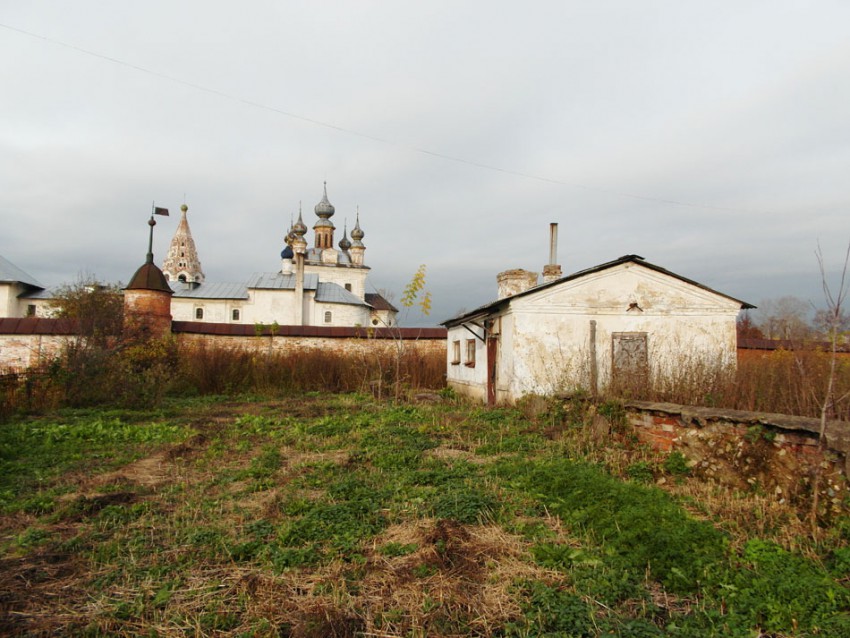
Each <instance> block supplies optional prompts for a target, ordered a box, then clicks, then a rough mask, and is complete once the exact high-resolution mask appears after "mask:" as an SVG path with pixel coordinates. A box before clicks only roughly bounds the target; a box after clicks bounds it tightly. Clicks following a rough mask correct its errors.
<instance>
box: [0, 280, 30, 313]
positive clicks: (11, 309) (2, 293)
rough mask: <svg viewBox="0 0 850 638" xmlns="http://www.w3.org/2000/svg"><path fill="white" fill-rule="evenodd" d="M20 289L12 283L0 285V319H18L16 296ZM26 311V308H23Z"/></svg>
mask: <svg viewBox="0 0 850 638" xmlns="http://www.w3.org/2000/svg"><path fill="white" fill-rule="evenodd" d="M19 294H21V287H20V286H19V285H18V284H14V283H6V282H3V283H0V317H20V316H21V315H20V314H18V313H19V308H18V295H19ZM24 309H26V306H24Z"/></svg>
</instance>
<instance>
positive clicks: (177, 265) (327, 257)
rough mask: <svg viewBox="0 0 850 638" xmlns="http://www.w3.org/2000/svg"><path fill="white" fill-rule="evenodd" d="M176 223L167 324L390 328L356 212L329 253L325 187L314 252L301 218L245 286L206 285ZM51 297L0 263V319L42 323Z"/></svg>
mask: <svg viewBox="0 0 850 638" xmlns="http://www.w3.org/2000/svg"><path fill="white" fill-rule="evenodd" d="M187 213H188V207H187V206H186V205H185V204H184V205H183V206H181V219H180V222H179V223H178V226H177V230H176V231H175V233H174V237H173V238H172V240H171V244H170V246H169V249H168V253H167V255H166V257H165V260H164V261H163V263H162V272H163V274H164V275H165V277H166V280H167V281H168V284H169V286H170V287H171V289H172V290H173V291H174V294H173V295H172V298H171V314H172V318H173V320H175V321H197V322H204V323H228V324H247V325H260V324H262V325H274V324H277V325H281V326H283V325H296V326H329V327H338V326H348V327H351V326H364V327H368V326H375V327H385V326H394V325H395V324H396V315H397V313H398V310H397V309H396V308H395V307H394V306H393V305H392V304H391V303H390V302H389V301H387V300H386V299H385V298H384V297H383V296H381V295H380V294H379V293H377V292H371V293H370V292H367V276H368V274H369V271H370V268H369V266H367V265H366V264H365V260H364V255H365V252H366V246H365V245H364V244H363V238H364V236H365V233H364V232H363V230H362V229H361V227H360V215H359V212H358V215H357V219H356V222H355V225H354V228H353V229H352V230H351V239H350V240H349V238H348V233H347V231H346V230H343V236H342V239H341V240H340V241H339V243H338V244H337V247H336V248H335V247H334V231H335V230H336V228H335V226H334V223H333V221H331V218H332V217H333V215H334V213H335V208H334V206H333V204H331V203H330V201H329V200H328V194H327V184H325V187H324V192H323V194H322V199H321V201H320V202H319V203H318V204H316V206H315V214H316V217H317V220H316V222H315V224H314V225H313V233H314V244H313V246H312V247H308V245H307V239H306V234H307V230H308V229H307V225H306V224H305V223H304V221H303V219H302V215H301V211H299V213H298V221H297V222H295V223H294V224H292V226H291V228H289V230H288V232H287V233H286V235H285V237H283V238H282V242H281V243H282V244H284V247H283V251H282V252H281V255H280V259H279V260H278V259H275V261H276V262H277V264H279V267H278V268H277V270H276V271H274V272H259V273H254V274H253V275H251V277H250V278H249V279H248V280H247V281H242V282H211V281H207V279H206V277H205V275H204V272H203V269H202V267H201V260H200V258H199V257H198V250H197V248H196V246H195V241H194V239H193V238H192V232H191V230H190V228H189V221H188V219H187ZM54 297H55V290H50V289H47V288H45V287H44V286H42V285H41V284H40V283H38V282H37V281H36V280H35V278H33V277H32V276H31V275H29V274H27V273H25V272H24V271H22V270H21V269H19V268H17V267H16V266H15V265H14V264H12V263H11V262H9V261H7V260H5V259H3V258H2V257H0V317H26V316H35V317H49V316H51V315H52V314H53V313H54V306H53V300H54Z"/></svg>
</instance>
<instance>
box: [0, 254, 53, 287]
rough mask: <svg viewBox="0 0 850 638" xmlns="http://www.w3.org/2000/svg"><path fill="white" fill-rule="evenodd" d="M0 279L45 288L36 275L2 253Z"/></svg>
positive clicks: (0, 257)
mask: <svg viewBox="0 0 850 638" xmlns="http://www.w3.org/2000/svg"><path fill="white" fill-rule="evenodd" d="M0 281H3V282H11V283H21V284H25V285H27V286H32V287H33V288H44V286H42V285H41V284H40V283H38V281H37V280H36V278H35V277H33V276H32V275H30V274H29V273H26V272H24V271H23V270H21V269H20V268H18V267H17V266H16V265H15V264H13V263H12V262H11V261H9V260H8V259H6V258H5V257H3V256H2V255H0Z"/></svg>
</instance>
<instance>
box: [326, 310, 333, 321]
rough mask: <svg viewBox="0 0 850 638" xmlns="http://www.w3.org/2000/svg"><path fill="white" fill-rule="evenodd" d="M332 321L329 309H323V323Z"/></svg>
mask: <svg viewBox="0 0 850 638" xmlns="http://www.w3.org/2000/svg"><path fill="white" fill-rule="evenodd" d="M331 321H333V315H332V314H331V311H330V310H325V323H330V322H331Z"/></svg>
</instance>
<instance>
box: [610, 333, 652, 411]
mask: <svg viewBox="0 0 850 638" xmlns="http://www.w3.org/2000/svg"><path fill="white" fill-rule="evenodd" d="M611 338H612V344H611V358H612V362H611V384H612V386H613V388H614V390H615V391H616V392H622V393H624V394H626V395H627V396H638V395H639V394H640V393H641V391H642V390H644V389H645V388H646V386H647V384H648V383H649V351H648V348H647V339H646V333H645V332H615V333H613V334H612V335H611Z"/></svg>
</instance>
